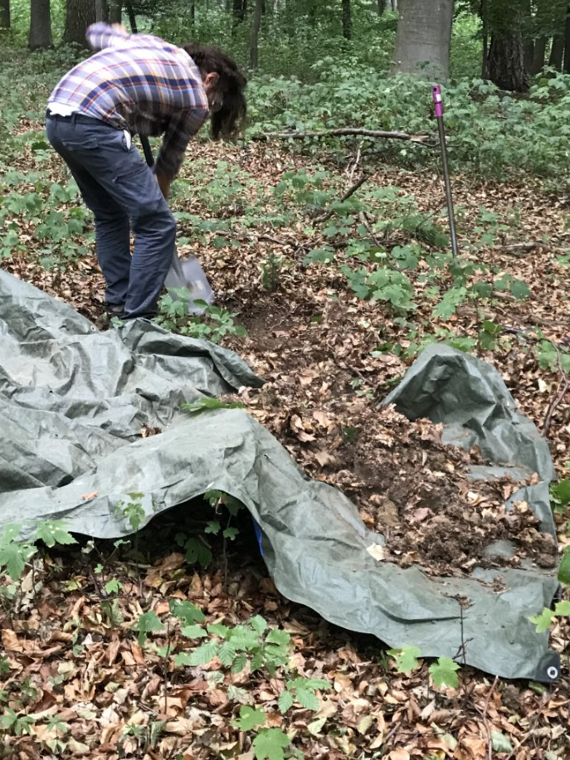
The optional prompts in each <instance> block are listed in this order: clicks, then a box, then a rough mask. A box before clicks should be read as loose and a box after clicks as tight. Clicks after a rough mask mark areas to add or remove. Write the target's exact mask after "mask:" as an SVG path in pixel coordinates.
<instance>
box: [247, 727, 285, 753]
mask: <svg viewBox="0 0 570 760" xmlns="http://www.w3.org/2000/svg"><path fill="white" fill-rule="evenodd" d="M290 744H291V742H290V741H289V737H288V736H287V734H286V733H284V732H283V731H282V730H281V729H280V728H267V729H265V730H264V731H260V732H259V733H258V735H257V736H256V737H255V739H254V740H253V753H254V755H255V757H256V760H284V757H285V754H284V752H283V750H284V749H285V747H288V746H289V745H290Z"/></svg>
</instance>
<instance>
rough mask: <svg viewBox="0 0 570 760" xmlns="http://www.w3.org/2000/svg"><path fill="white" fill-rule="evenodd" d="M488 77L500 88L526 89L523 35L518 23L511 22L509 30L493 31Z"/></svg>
mask: <svg viewBox="0 0 570 760" xmlns="http://www.w3.org/2000/svg"><path fill="white" fill-rule="evenodd" d="M489 79H490V80H491V81H492V82H493V83H494V84H496V85H497V87H499V88H500V89H501V90H512V91H514V92H526V91H527V90H528V77H527V74H526V70H525V67H524V45H523V37H522V32H521V28H520V25H519V24H516V23H515V24H513V25H512V26H511V28H510V30H509V31H506V30H505V31H501V32H494V33H493V36H492V37H491V47H490V48H489Z"/></svg>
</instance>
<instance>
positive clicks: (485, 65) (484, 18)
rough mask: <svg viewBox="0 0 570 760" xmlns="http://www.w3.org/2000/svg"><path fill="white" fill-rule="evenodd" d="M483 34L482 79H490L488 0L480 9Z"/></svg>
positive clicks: (483, 0)
mask: <svg viewBox="0 0 570 760" xmlns="http://www.w3.org/2000/svg"><path fill="white" fill-rule="evenodd" d="M479 12H480V14H481V25H482V27H483V28H482V32H483V51H482V52H483V57H482V60H481V79H488V78H489V7H488V5H487V0H481V5H480V8H479Z"/></svg>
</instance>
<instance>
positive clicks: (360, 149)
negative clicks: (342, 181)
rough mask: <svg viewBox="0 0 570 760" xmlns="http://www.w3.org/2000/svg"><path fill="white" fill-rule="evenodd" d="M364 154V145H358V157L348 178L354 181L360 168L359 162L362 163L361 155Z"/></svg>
mask: <svg viewBox="0 0 570 760" xmlns="http://www.w3.org/2000/svg"><path fill="white" fill-rule="evenodd" d="M361 155H362V145H361V144H359V145H358V150H357V151H356V158H355V159H354V164H353V165H352V167H351V168H350V169H349V171H348V178H349V180H350V181H351V182H352V181H353V179H354V174H355V172H356V170H357V168H358V164H359V163H360V157H361Z"/></svg>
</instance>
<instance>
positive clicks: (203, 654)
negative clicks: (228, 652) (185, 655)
mask: <svg viewBox="0 0 570 760" xmlns="http://www.w3.org/2000/svg"><path fill="white" fill-rule="evenodd" d="M217 653H218V643H217V642H216V641H207V642H206V643H205V644H202V646H200V647H198V648H197V649H195V650H194V651H193V652H192V654H191V655H190V660H189V664H190V665H193V666H196V665H207V664H208V663H209V662H211V661H212V660H213V659H214V657H215V656H216V655H217Z"/></svg>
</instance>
